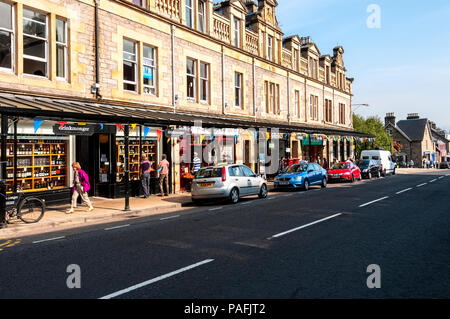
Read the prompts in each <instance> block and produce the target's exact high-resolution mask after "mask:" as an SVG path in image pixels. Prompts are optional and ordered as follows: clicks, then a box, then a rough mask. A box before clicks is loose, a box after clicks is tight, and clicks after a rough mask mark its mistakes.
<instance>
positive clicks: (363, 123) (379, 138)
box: [353, 114, 392, 158]
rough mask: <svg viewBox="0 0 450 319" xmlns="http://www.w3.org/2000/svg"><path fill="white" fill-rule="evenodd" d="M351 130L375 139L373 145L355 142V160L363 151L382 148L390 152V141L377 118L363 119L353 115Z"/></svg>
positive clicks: (381, 122) (382, 124)
mask: <svg viewBox="0 0 450 319" xmlns="http://www.w3.org/2000/svg"><path fill="white" fill-rule="evenodd" d="M353 128H354V129H355V131H357V132H361V133H366V134H370V135H373V136H374V137H375V140H374V142H373V143H372V142H371V143H368V142H367V143H365V142H356V144H355V153H356V158H359V157H360V155H361V152H362V151H363V150H371V149H378V148H382V149H385V150H387V151H392V139H391V137H390V136H389V135H388V133H387V132H386V129H385V127H384V123H383V121H382V120H381V119H380V118H379V117H378V116H371V117H368V118H364V117H362V116H360V115H357V114H353Z"/></svg>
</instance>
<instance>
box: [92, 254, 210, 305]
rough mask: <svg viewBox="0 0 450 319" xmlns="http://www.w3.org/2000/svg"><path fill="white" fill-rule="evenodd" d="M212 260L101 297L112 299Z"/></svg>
mask: <svg viewBox="0 0 450 319" xmlns="http://www.w3.org/2000/svg"><path fill="white" fill-rule="evenodd" d="M212 261H214V259H206V260H204V261H201V262H198V263H196V264H193V265H190V266H187V267H184V268H181V269H178V270H175V271H172V272H170V273H168V274H165V275H162V276H159V277H156V278H153V279H150V280H147V281H144V282H142V283H140V284H137V285H134V286H131V287H128V288H125V289H122V290H119V291H117V292H114V293H112V294H109V295H106V296H104V297H101V298H100V299H111V298H114V297H117V296H120V295H123V294H126V293H128V292H130V291H133V290H136V289H139V288H142V287H145V286H148V285H151V284H154V283H155V282H158V281H161V280H163V279H167V278H169V277H172V276H175V275H177V274H180V273H182V272H185V271H188V270H191V269H193V268H196V267H199V266H202V265H204V264H207V263H210V262H212Z"/></svg>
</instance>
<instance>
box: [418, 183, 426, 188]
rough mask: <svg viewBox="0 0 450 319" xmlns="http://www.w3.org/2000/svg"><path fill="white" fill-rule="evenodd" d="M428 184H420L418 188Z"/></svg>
mask: <svg viewBox="0 0 450 319" xmlns="http://www.w3.org/2000/svg"><path fill="white" fill-rule="evenodd" d="M427 184H428V183H423V184H420V185H417V186H416V187H422V186H425V185H427Z"/></svg>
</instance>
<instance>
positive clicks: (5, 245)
mask: <svg viewBox="0 0 450 319" xmlns="http://www.w3.org/2000/svg"><path fill="white" fill-rule="evenodd" d="M2 239H3V238H0V240H2ZM21 242H22V240H21V239H8V240H7V241H5V242H3V243H0V251H2V250H3V249H4V248H8V247H13V246H15V245H18V244H20V243H21Z"/></svg>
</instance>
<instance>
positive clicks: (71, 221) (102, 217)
mask: <svg viewBox="0 0 450 319" xmlns="http://www.w3.org/2000/svg"><path fill="white" fill-rule="evenodd" d="M184 205H185V203H174V204H167V205H161V206H157V207H152V208H148V209H136V210H131V211H127V212H124V211H119V212H114V213H104V214H99V215H93V216H88V217H86V216H80V217H75V216H73V217H68V219H64V220H62V221H49V222H42V221H41V222H38V223H36V224H25V223H20V224H17V225H10V226H9V227H7V228H4V229H0V237H1V238H8V237H17V236H28V235H34V234H45V233H47V232H52V231H57V229H54V228H58V227H64V226H68V227H67V228H65V229H69V228H76V227H81V226H82V225H84V224H88V223H92V222H101V221H105V222H106V221H109V220H111V219H116V218H127V217H128V218H138V217H144V216H150V215H153V214H155V213H158V212H161V213H163V212H164V211H167V210H171V209H176V208H181V207H185V206H184ZM70 226H73V227H70ZM40 230H41V231H40Z"/></svg>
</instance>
